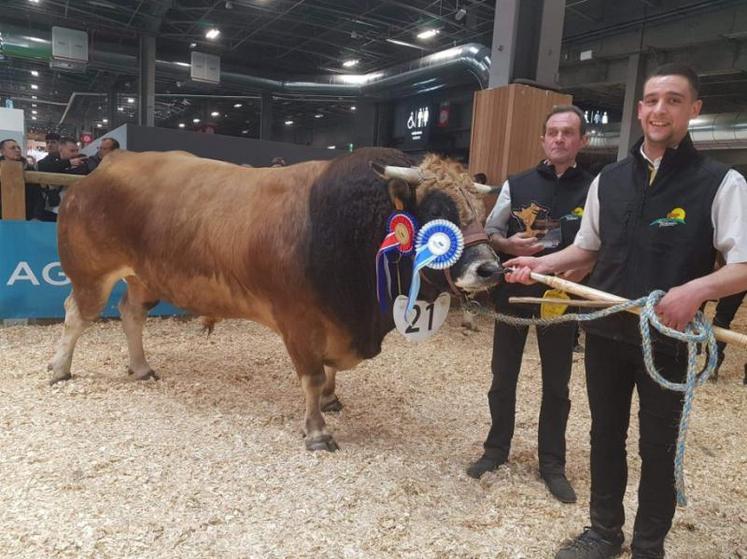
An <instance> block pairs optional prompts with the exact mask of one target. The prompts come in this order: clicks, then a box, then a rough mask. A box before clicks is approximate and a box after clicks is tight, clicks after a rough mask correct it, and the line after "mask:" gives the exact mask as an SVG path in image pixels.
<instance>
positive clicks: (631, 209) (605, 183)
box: [584, 134, 728, 353]
mask: <svg viewBox="0 0 747 559" xmlns="http://www.w3.org/2000/svg"><path fill="white" fill-rule="evenodd" d="M642 143H643V139H641V140H639V141H638V142H637V143H636V144H635V145H634V146H633V148H632V150H631V153H630V155H628V157H626V158H625V159H623V160H622V161H618V162H617V163H613V164H611V165H608V166H607V167H605V168H604V169H603V170H602V172H601V174H600V176H599V236H600V239H601V242H602V244H601V246H600V249H599V254H598V258H597V262H596V266H595V267H594V270H593V272H592V274H591V278H590V279H589V285H590V286H591V287H595V288H597V289H601V290H603V291H607V292H609V293H614V294H615V295H620V296H622V297H626V298H628V299H635V298H638V297H641V296H644V295H647V294H649V293H650V292H651V291H653V290H655V289H661V290H663V291H667V290H668V289H670V288H672V287H675V286H678V285H682V284H684V283H687V282H688V281H690V280H693V279H695V278H698V277H701V276H705V275H707V274H710V273H711V272H713V267H714V262H715V257H716V249H715V248H714V247H713V233H714V231H713V223H712V220H711V206H712V205H713V200H714V198H715V196H716V192H717V190H718V188H719V186H720V185H721V182H722V181H723V179H724V176H725V175H726V172H727V171H728V167H726V166H725V165H722V164H721V163H718V162H716V161H713V160H712V159H709V158H707V157H705V156H703V155H702V154H700V153H698V151H697V150H696V149H695V147H694V146H693V143H692V140H691V139H690V135H689V134H688V135H687V136H686V137H685V138H684V140H683V141H682V142H681V143H680V145H679V147H678V148H677V149H667V150H666V152H665V154H664V157H663V158H662V161H661V164H660V166H659V169H658V172H657V173H656V175H655V177H654V180H653V182H652V184H651V185H649V184H648V180H649V179H648V177H649V164H648V162H647V161H646V159H645V158H644V157H643V156H642V155H641V151H640V150H641V145H642ZM623 315H625V316H623ZM584 327H585V329H586V330H588V331H589V332H592V333H594V334H599V335H602V336H605V337H607V338H612V339H617V340H623V341H627V342H631V343H636V344H638V343H640V333H639V328H638V319H637V317H634V316H632V315H630V314H628V313H622V314H619V315H614V316H612V317H609V318H606V319H602V320H595V321H593V322H587V323H585V324H584ZM662 340H663V338H661V337H659V336H656V342H657V343H656V345H657V346H659V347H660V349H663V350H665V351H667V352H668V353H673V351H672V350H673V349H674V353H679V352H680V351H682V346H681V344H675V343H669V342H668V343H666V344H663V345H662ZM664 346H667V347H664Z"/></svg>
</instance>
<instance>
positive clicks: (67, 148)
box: [60, 142, 80, 159]
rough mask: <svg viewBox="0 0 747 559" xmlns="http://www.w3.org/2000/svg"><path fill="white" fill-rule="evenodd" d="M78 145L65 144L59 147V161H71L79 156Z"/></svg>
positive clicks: (73, 143) (72, 143)
mask: <svg viewBox="0 0 747 559" xmlns="http://www.w3.org/2000/svg"><path fill="white" fill-rule="evenodd" d="M79 151H80V150H79V148H78V144H76V143H75V142H66V143H64V144H61V145H60V159H73V158H74V157H76V156H78V154H79Z"/></svg>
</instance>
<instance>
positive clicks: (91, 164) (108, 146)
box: [86, 138, 119, 173]
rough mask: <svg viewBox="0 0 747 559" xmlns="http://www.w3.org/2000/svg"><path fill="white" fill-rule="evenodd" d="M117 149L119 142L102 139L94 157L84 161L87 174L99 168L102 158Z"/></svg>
mask: <svg viewBox="0 0 747 559" xmlns="http://www.w3.org/2000/svg"><path fill="white" fill-rule="evenodd" d="M118 149H119V142H118V141H117V140H115V139H114V138H104V139H103V140H101V142H100V143H99V147H98V149H97V150H96V155H93V156H92V157H89V158H88V159H87V160H86V166H87V167H88V172H89V173H90V172H91V171H93V170H94V169H95V168H96V167H98V166H99V164H100V163H101V161H103V159H104V157H106V156H107V155H109V154H110V153H111V152H113V151H114V150H118Z"/></svg>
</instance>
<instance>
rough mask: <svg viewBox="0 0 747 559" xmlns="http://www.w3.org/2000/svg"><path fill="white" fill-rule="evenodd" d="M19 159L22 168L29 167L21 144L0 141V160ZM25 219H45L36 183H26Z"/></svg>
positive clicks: (0, 207) (11, 141)
mask: <svg viewBox="0 0 747 559" xmlns="http://www.w3.org/2000/svg"><path fill="white" fill-rule="evenodd" d="M3 159H7V160H8V161H20V162H21V163H22V164H23V168H24V169H31V167H30V166H29V164H28V163H27V161H26V159H25V158H24V157H23V156H22V155H21V146H19V145H18V142H16V141H15V140H11V139H7V140H2V141H0V160H3ZM0 215H2V198H0ZM26 219H41V220H47V219H48V218H47V216H46V215H45V212H44V199H43V198H42V195H41V189H40V188H39V185H38V184H30V183H26Z"/></svg>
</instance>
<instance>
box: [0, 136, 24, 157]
mask: <svg viewBox="0 0 747 559" xmlns="http://www.w3.org/2000/svg"><path fill="white" fill-rule="evenodd" d="M2 156H3V157H4V158H5V159H9V160H11V161H20V160H21V146H19V145H18V144H17V143H16V142H14V141H13V140H11V141H9V142H5V143H4V144H3V149H2Z"/></svg>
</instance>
